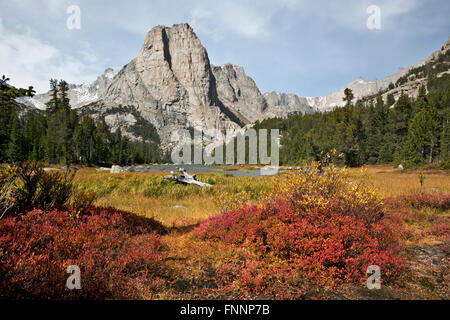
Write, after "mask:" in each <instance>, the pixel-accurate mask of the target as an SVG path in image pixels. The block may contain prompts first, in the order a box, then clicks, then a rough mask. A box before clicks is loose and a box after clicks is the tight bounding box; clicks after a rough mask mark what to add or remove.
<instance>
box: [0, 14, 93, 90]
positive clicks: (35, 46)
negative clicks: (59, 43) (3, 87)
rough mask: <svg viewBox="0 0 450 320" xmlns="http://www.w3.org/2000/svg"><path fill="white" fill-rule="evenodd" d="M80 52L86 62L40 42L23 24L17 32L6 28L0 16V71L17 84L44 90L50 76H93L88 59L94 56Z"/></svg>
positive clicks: (71, 79)
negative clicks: (20, 30) (21, 28)
mask: <svg viewBox="0 0 450 320" xmlns="http://www.w3.org/2000/svg"><path fill="white" fill-rule="evenodd" d="M81 55H82V56H83V58H84V61H86V62H83V61H81V60H79V59H78V58H76V57H73V56H71V55H66V54H64V53H63V52H61V51H60V50H59V49H58V48H55V47H54V46H52V45H50V44H47V43H44V42H43V41H41V40H40V38H39V37H38V36H37V35H36V34H34V33H33V32H32V31H31V30H29V29H27V28H23V31H22V32H20V33H19V32H15V31H11V30H7V28H6V27H5V26H4V25H3V24H2V21H1V20H0V73H1V74H5V75H6V76H8V77H9V78H11V84H13V85H15V86H17V87H28V86H29V85H33V86H34V87H35V89H36V91H37V92H39V93H40V92H46V91H48V87H49V85H48V81H49V79H50V78H58V79H65V80H66V81H68V82H70V83H80V82H84V81H86V80H90V79H93V78H95V76H96V73H95V72H93V71H92V66H91V65H89V63H95V62H97V58H96V57H95V55H93V54H92V53H90V52H89V51H81Z"/></svg>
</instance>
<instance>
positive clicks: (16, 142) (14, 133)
mask: <svg viewBox="0 0 450 320" xmlns="http://www.w3.org/2000/svg"><path fill="white" fill-rule="evenodd" d="M7 155H8V159H9V160H11V161H21V160H24V154H23V136H22V130H21V125H20V121H19V117H18V116H17V114H16V113H15V112H13V113H12V114H11V135H10V139H9V144H8V151H7Z"/></svg>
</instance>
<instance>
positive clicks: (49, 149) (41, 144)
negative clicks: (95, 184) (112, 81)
mask: <svg viewBox="0 0 450 320" xmlns="http://www.w3.org/2000/svg"><path fill="white" fill-rule="evenodd" d="M1 79H2V81H1V82H0V162H15V161H24V160H32V161H43V162H47V163H54V164H56V163H60V164H67V165H68V164H82V165H111V164H120V165H127V164H135V163H155V162H160V161H161V155H160V150H159V137H156V138H155V137H153V138H152V139H151V140H145V139H141V140H140V141H138V140H131V139H130V138H129V137H127V136H126V135H124V134H122V132H121V130H120V129H118V130H116V131H115V132H111V131H110V130H109V128H108V125H107V124H106V122H105V119H104V117H97V118H96V119H94V118H93V117H91V116H88V115H80V114H78V113H77V111H76V110H73V109H71V108H70V101H69V97H68V91H69V85H68V83H67V82H66V81H64V80H60V81H57V80H55V79H52V80H50V93H51V98H50V100H49V101H48V102H47V103H46V110H45V111H41V110H37V109H36V110H31V111H28V112H27V110H24V109H25V108H24V107H23V106H22V105H21V104H20V103H18V102H17V101H16V100H15V99H16V98H17V97H21V96H33V95H34V93H35V92H34V90H33V87H29V88H28V89H23V88H19V89H18V88H15V87H13V86H11V85H8V84H7V82H8V81H9V79H8V78H6V77H5V76H3V78H1Z"/></svg>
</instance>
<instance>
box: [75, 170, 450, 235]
mask: <svg viewBox="0 0 450 320" xmlns="http://www.w3.org/2000/svg"><path fill="white" fill-rule="evenodd" d="M349 171H350V176H351V178H352V179H353V180H355V181H358V180H361V179H368V180H369V182H370V183H371V184H373V186H374V187H375V189H376V190H377V191H378V193H379V195H380V197H381V198H386V197H393V196H399V195H410V194H414V193H417V192H420V191H424V192H437V191H442V192H446V193H449V192H450V173H448V172H444V171H423V175H424V177H425V180H424V183H423V186H422V187H421V186H420V182H419V172H418V171H406V170H405V171H402V170H399V169H394V168H392V167H391V166H368V167H364V170H362V168H351V169H349ZM164 175H166V173H120V174H111V173H109V172H97V171H95V170H94V169H91V168H84V169H81V170H80V171H79V172H78V173H77V175H76V182H77V183H78V184H79V186H81V187H82V188H83V189H85V190H90V191H94V192H96V193H97V195H98V199H97V201H96V203H95V204H96V205H98V206H111V207H115V208H117V209H121V210H125V211H130V212H133V213H136V214H139V215H143V216H146V217H153V218H155V219H156V220H158V221H160V222H162V223H163V224H165V225H166V226H174V225H185V224H190V223H192V222H198V221H201V220H204V219H206V218H208V217H210V216H212V215H215V214H218V213H219V212H220V211H221V208H220V204H219V203H218V202H219V201H220V197H221V195H222V194H221V193H220V192H219V191H221V190H222V191H224V192H225V193H231V194H235V193H239V192H240V191H242V190H246V191H249V192H250V193H251V194H252V196H253V199H254V200H258V197H259V196H260V195H261V194H262V192H264V191H268V190H269V189H270V186H271V183H272V179H273V178H272V177H233V176H231V175H227V174H223V173H200V174H198V179H199V180H200V181H204V182H208V183H211V184H213V185H214V186H213V187H212V188H198V187H195V186H183V185H176V184H175V183H174V182H170V181H165V180H163V179H162V177H163V176H164Z"/></svg>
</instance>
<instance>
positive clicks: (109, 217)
mask: <svg viewBox="0 0 450 320" xmlns="http://www.w3.org/2000/svg"><path fill="white" fill-rule="evenodd" d="M165 232H166V231H165V229H164V227H163V226H162V225H161V224H159V223H158V222H156V221H155V220H153V219H148V218H144V217H139V216H137V215H134V214H131V213H127V212H122V211H118V210H116V209H113V208H90V210H89V212H88V214H86V215H82V216H79V217H78V216H75V215H73V214H71V212H67V211H58V210H54V211H50V212H43V211H41V210H34V211H31V212H29V213H27V214H26V215H23V216H22V217H21V218H8V219H5V220H2V221H0V296H1V297H3V298H13V299H29V298H38V299H80V298H88V299H105V298H106V299H107V298H125V299H126V298H143V297H144V298H149V297H152V295H153V294H155V292H157V291H158V288H159V286H160V284H161V282H162V280H163V279H164V277H165V274H166V271H165V270H166V268H165V267H164V265H163V258H164V255H165V254H164V248H163V247H162V245H161V242H160V234H163V233H165ZM70 265H77V266H79V267H80V269H81V290H68V289H67V288H66V280H67V278H68V277H69V276H70V275H69V274H67V273H66V270H67V267H68V266H70Z"/></svg>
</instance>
